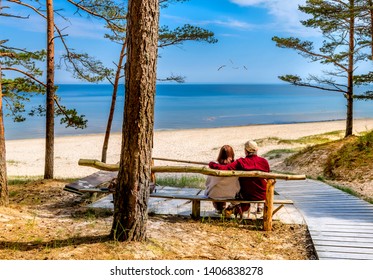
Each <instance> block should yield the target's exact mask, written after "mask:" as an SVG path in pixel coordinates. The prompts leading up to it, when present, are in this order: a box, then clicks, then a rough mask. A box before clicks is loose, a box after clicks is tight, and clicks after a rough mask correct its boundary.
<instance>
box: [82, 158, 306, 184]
mask: <svg viewBox="0 0 373 280" xmlns="http://www.w3.org/2000/svg"><path fill="white" fill-rule="evenodd" d="M78 164H79V165H81V166H89V167H94V168H97V169H100V170H106V171H118V170H119V164H107V163H103V162H101V161H99V160H95V159H80V160H79V162H78ZM151 172H152V173H199V174H204V175H211V176H218V177H257V178H265V179H281V180H305V179H306V176H305V175H290V174H281V173H273V172H262V171H239V170H217V169H211V168H209V167H207V166H203V167H200V166H152V168H151Z"/></svg>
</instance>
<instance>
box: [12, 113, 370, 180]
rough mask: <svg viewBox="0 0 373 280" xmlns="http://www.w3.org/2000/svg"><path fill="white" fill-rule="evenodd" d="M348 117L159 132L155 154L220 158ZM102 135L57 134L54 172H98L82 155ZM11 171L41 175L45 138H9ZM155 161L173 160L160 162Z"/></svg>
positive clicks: (331, 127) (363, 125) (114, 158)
mask: <svg viewBox="0 0 373 280" xmlns="http://www.w3.org/2000/svg"><path fill="white" fill-rule="evenodd" d="M344 129H345V121H330V122H315V123H298V124H278V125H252V126H240V127H225V128H209V129H189V130H169V131H156V132H155V135H154V148H153V156H154V157H159V158H170V159H180V160H191V161H203V162H208V161H210V160H215V158H216V157H217V154H218V150H219V148H220V147H221V146H222V145H224V144H229V145H231V146H232V147H233V148H234V150H235V152H236V157H240V156H243V155H244V154H243V144H244V143H245V142H246V141H247V140H249V139H255V140H258V139H264V138H268V137H278V138H281V139H297V138H300V137H303V136H308V135H315V134H321V133H326V132H330V131H336V130H344ZM372 129H373V119H362V120H355V121H354V133H359V132H363V131H368V130H372ZM103 139H104V135H103V134H94V135H79V136H67V137H57V138H56V139H55V177H56V178H78V177H82V176H86V175H89V174H92V173H93V172H95V171H97V170H96V169H94V168H90V167H84V166H79V165H78V160H79V159H81V158H85V159H100V158H101V148H102V142H103ZM120 144H121V134H120V133H114V134H112V136H111V141H110V144H109V150H108V160H107V162H108V163H117V162H118V161H119V157H120ZM280 148H286V146H279V145H274V144H269V145H266V146H262V147H260V150H259V154H264V153H266V152H268V151H270V150H273V149H280ZM6 149H7V151H6V152H7V154H6V157H7V162H8V176H42V174H43V172H44V139H26V140H9V141H7V142H6ZM155 164H156V165H160V164H162V165H164V164H168V165H172V164H174V163H171V162H160V161H156V162H155Z"/></svg>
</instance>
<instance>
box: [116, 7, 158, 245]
mask: <svg viewBox="0 0 373 280" xmlns="http://www.w3.org/2000/svg"><path fill="white" fill-rule="evenodd" d="M158 17H159V7H158V0H130V1H128V15H127V38H126V40H127V63H126V69H125V77H126V86H125V106H124V118H123V131H122V150H121V159H120V165H119V173H118V184H117V187H116V193H115V197H114V218H113V226H112V229H111V236H112V238H113V239H115V240H118V241H125V240H133V241H142V240H144V239H145V238H146V226H147V218H148V217H147V211H148V198H149V182H150V180H151V158H152V156H151V153H152V146H153V127H154V96H155V84H156V64H157V42H158V21H159V19H158Z"/></svg>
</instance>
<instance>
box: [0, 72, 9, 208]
mask: <svg viewBox="0 0 373 280" xmlns="http://www.w3.org/2000/svg"><path fill="white" fill-rule="evenodd" d="M3 117H4V114H3V89H2V73H1V65H0V206H8V204H9V192H8V182H7V171H6V153H5V130H4V119H3Z"/></svg>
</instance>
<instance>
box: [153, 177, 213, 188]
mask: <svg viewBox="0 0 373 280" xmlns="http://www.w3.org/2000/svg"><path fill="white" fill-rule="evenodd" d="M156 182H157V184H158V185H161V186H173V187H180V188H199V189H204V188H205V182H206V178H205V177H204V176H186V175H182V176H162V177H161V176H159V177H157V180H156Z"/></svg>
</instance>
